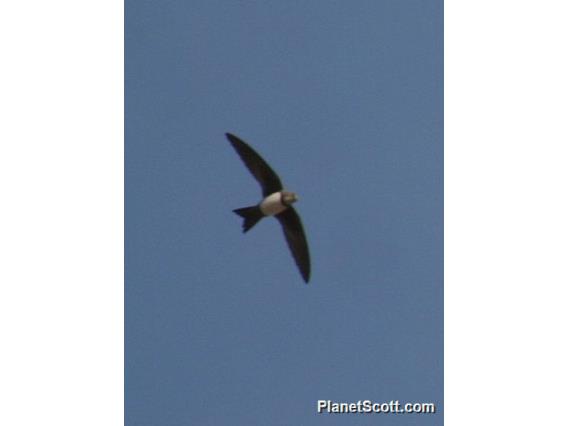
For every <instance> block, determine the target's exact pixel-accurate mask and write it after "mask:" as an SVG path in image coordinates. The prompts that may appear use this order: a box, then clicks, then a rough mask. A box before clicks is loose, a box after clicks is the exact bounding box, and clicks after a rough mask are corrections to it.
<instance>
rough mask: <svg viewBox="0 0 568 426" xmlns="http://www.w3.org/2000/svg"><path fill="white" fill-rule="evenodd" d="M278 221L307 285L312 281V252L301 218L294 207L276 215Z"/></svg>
mask: <svg viewBox="0 0 568 426" xmlns="http://www.w3.org/2000/svg"><path fill="white" fill-rule="evenodd" d="M276 219H278V220H279V221H280V224H281V225H282V229H283V230H284V235H285V236H286V242H288V247H290V251H291V252H292V256H294V260H295V261H296V265H298V269H300V273H301V274H302V277H303V278H304V281H305V282H306V284H307V283H308V281H309V280H310V252H309V250H308V242H307V240H306V234H305V233H304V227H303V226H302V221H301V220H300V216H298V213H296V210H294V208H293V207H288V208H287V209H286V210H284V211H283V212H282V213H280V214H278V215H276Z"/></svg>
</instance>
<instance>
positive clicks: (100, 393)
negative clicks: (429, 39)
mask: <svg viewBox="0 0 568 426" xmlns="http://www.w3.org/2000/svg"><path fill="white" fill-rule="evenodd" d="M567 12H568V11H567V6H566V4H565V2H562V1H554V0H542V1H540V2H527V1H512V0H510V1H506V0H502V1H495V0H492V1H488V0H480V1H476V2H471V1H463V0H462V1H460V0H446V12H445V13H446V24H445V25H446V27H445V32H446V41H445V49H446V84H445V90H446V106H445V107H446V188H445V190H446V300H445V302H446V322H445V333H446V353H445V356H446V372H445V374H446V400H445V412H446V421H447V424H451V425H453V424H456V425H479V424H513V423H514V424H561V423H562V420H564V422H565V420H566V418H567V414H566V413H567V412H566V410H564V399H565V398H564V396H565V383H566V382H567V381H568V380H567V379H568V374H567V367H566V361H565V360H566V359H568V351H567V347H566V343H565V340H566V339H565V334H566V327H565V324H566V323H568V321H567V318H566V316H567V315H566V301H567V300H568V298H567V291H566V288H567V284H568V280H567V272H566V270H567V268H566V251H567V250H566V245H567V243H566V242H567V241H568V230H567V225H566V223H567V220H566V218H567V217H568V207H567V204H566V198H567V197H566V192H567V191H566V182H568V176H567V172H566V170H567V167H566V159H567V158H568V155H567V150H566V143H567V142H568V137H567V136H568V135H567V130H566V128H567V125H566V117H567V113H566V112H567V108H566V99H568V88H567V84H566V81H567V79H566V75H568V65H567V62H566V54H565V51H566V43H565V40H567V39H568V34H567V32H568V30H567V27H566V25H565V21H566V16H568V13H567ZM0 40H2V62H3V65H2V67H1V68H0V73H1V78H0V94H1V96H0V116H1V117H2V125H0V188H1V198H2V202H1V205H2V207H1V208H0V258H1V259H2V267H1V268H0V291H1V294H0V328H1V333H0V335H1V336H2V337H1V339H2V350H1V351H0V377H1V380H0V400H1V401H2V410H0V424H7V425H28V424H41V425H49V424H57V425H73V426H75V425H77V424H81V425H91V424H92V425H97V426H99V425H118V424H122V421H123V407H122V398H123V395H122V392H123V331H122V319H123V287H122V275H123V266H122V258H123V241H122V235H123V224H122V217H123V203H122V199H123V189H122V187H123V170H122V163H123V151H122V135H123V98H122V93H123V80H122V78H123V6H122V4H121V2H114V1H110V0H102V1H99V2H96V3H93V2H88V3H87V2H63V1H51V2H43V1H38V0H36V1H27V2H23V3H17V2H12V3H11V4H9V5H8V6H6V5H3V6H2V10H1V12H0Z"/></svg>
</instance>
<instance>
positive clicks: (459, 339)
mask: <svg viewBox="0 0 568 426" xmlns="http://www.w3.org/2000/svg"><path fill="white" fill-rule="evenodd" d="M567 17H568V6H567V4H566V2H562V1H553V0H545V1H539V2H535V1H530V2H529V1H512V0H511V1H495V0H481V1H458V0H447V1H446V4H445V54H446V56H445V73H446V75H445V109H446V114H445V132H446V135H445V160H446V162H445V171H446V174H445V179H446V184H445V213H446V226H445V243H446V244H445V250H446V259H445V262H446V263H445V272H446V286H445V289H446V291H445V294H446V296H445V367H446V369H445V384H446V388H445V391H446V399H445V413H446V421H447V424H449V425H462V426H463V425H475V426H478V425H482V424H483V425H485V424H492V425H493V424H494V425H504V424H515V425H518V424H528V425H534V424H568V422H567V421H566V420H567V419H568V411H567V410H566V409H565V406H566V383H567V382H568V373H567V371H568V370H567V367H566V365H567V361H566V360H568V350H567V345H566V340H567V339H566V335H567V333H566V324H568V318H567V312H568V309H567V308H566V305H567V302H568V292H567V290H566V289H567V287H568V274H567V270H568V256H567V255H568V253H567V244H568V243H567V241H568V227H567V225H566V224H567V222H568V190H567V186H568V173H567V170H568V149H567V148H566V147H567V144H568V131H567V128H568V109H567V104H568V84H567V81H568V77H567V76H568V55H567V54H566V51H567V49H566V46H567V40H568V26H567V25H566V19H567ZM562 419H563V420H564V422H563V421H562Z"/></svg>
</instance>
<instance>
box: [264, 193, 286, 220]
mask: <svg viewBox="0 0 568 426" xmlns="http://www.w3.org/2000/svg"><path fill="white" fill-rule="evenodd" d="M286 208H287V206H285V205H284V204H282V195H281V194H280V192H275V193H274V194H270V195H269V196H268V197H266V198H265V199H264V200H262V202H261V203H260V211H261V212H262V214H263V215H265V216H274V215H276V214H278V213H282V212H283V211H284V210H286Z"/></svg>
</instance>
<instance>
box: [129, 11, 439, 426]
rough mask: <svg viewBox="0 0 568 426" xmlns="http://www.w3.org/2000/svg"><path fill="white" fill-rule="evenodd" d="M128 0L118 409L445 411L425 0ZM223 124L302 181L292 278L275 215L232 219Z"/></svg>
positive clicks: (301, 420)
mask: <svg viewBox="0 0 568 426" xmlns="http://www.w3.org/2000/svg"><path fill="white" fill-rule="evenodd" d="M125 8H126V23H125V48H126V60H125V61H126V62H125V74H126V83H125V90H126V97H125V108H126V113H125V114H126V125H125V132H126V150H125V156H126V164H125V179H126V204H125V209H126V213H125V216H126V218H125V221H126V223H125V232H126V235H125V242H126V266H125V269H126V292H125V298H126V307H125V317H126V318H125V322H126V363H125V374H126V382H125V392H126V397H125V401H126V406H125V408H126V424H127V425H129V426H130V425H136V426H146V425H165V426H177V425H179V426H181V425H193V424H195V425H223V424H230V425H256V424H258V425H318V424H326V425H335V424H338V425H341V424H382V425H415V424H416V425H440V424H441V423H442V411H443V406H442V403H443V264H442V262H443V10H442V1H441V0H432V1H424V0H404V1H401V0H388V1H387V0H381V1H370V0H369V1H352V2H347V1H345V2H339V1H311V2H308V1H305V2H296V1H290V2H284V1H263V2H255V1H228V0H227V1H181V0H172V1H159V2H158V1H139V0H137V1H134V0H127V1H126V2H125ZM225 132H232V133H235V134H236V135H238V136H239V137H241V138H242V139H244V140H245V141H247V142H248V143H249V144H250V145H251V146H253V147H254V148H255V149H256V150H257V151H258V152H259V153H260V154H261V155H262V156H263V157H264V158H265V159H266V160H267V161H268V162H269V163H270V164H271V165H272V167H273V168H274V169H275V170H276V172H277V173H278V174H279V175H280V177H281V179H282V181H283V183H284V185H285V186H286V188H288V189H290V190H293V191H295V192H297V193H298V195H299V197H300V200H299V202H298V203H297V204H296V209H297V211H298V212H299V214H300V215H301V217H302V220H303V223H304V228H305V230H306V234H307V237H308V241H309V244H310V249H311V254H312V280H311V282H310V284H309V285H305V284H304V283H303V281H302V279H301V277H300V274H299V272H298V271H297V269H296V266H295V265H294V262H293V260H292V257H291V256H290V253H289V251H288V248H287V246H286V243H285V240H284V238H283V235H282V231H281V229H280V226H279V224H278V222H277V221H276V220H274V219H272V218H268V219H265V220H263V221H262V222H261V223H260V224H259V225H257V226H256V227H255V228H254V229H253V230H251V231H250V232H249V233H247V234H246V235H243V234H242V232H241V219H240V218H239V217H237V216H236V215H235V214H234V213H233V212H232V211H231V210H232V209H234V208H238V207H244V206H248V205H251V204H255V203H257V202H258V201H259V200H260V196H261V194H260V188H259V186H258V184H257V183H256V181H255V180H254V179H253V177H252V176H251V175H250V174H249V172H248V171H247V170H246V168H245V167H244V165H243V164H242V162H241V160H240V159H239V158H238V156H237V155H236V153H235V152H234V151H233V149H232V147H231V146H230V145H229V143H228V142H227V140H226V139H225V136H224V133H225ZM318 399H331V400H334V401H337V402H352V401H355V402H356V401H358V400H364V399H369V400H372V401H374V402H384V401H387V402H388V401H390V400H400V401H401V402H434V403H436V405H437V408H438V414H436V415H416V414H414V415H380V414H374V415H373V414H370V415H369V414H367V415H364V414H351V415H330V414H317V413H316V402H317V400H318Z"/></svg>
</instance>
